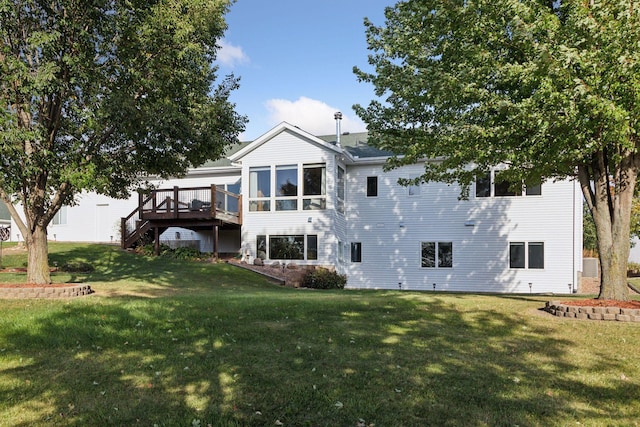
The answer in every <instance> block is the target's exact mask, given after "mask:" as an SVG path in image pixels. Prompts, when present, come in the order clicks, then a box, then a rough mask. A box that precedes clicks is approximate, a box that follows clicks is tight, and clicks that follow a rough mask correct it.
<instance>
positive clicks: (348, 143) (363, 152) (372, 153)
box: [318, 132, 393, 160]
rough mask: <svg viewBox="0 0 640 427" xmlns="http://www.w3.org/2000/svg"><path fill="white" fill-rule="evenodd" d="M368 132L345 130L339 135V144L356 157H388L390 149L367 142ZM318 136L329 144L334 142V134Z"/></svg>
mask: <svg viewBox="0 0 640 427" xmlns="http://www.w3.org/2000/svg"><path fill="white" fill-rule="evenodd" d="M368 136H369V133H368V132H356V133H349V132H345V133H343V134H341V135H340V145H341V146H342V147H343V148H344V150H345V151H346V152H347V153H349V154H350V155H351V157H353V158H354V160H356V159H372V158H378V157H390V156H391V155H392V154H393V153H391V151H386V150H380V149H378V148H375V147H372V146H370V145H369V144H368V142H367V141H368ZM318 138H320V139H323V140H325V141H327V142H329V143H331V144H336V135H323V136H319V137H318Z"/></svg>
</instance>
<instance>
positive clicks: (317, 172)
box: [302, 164, 327, 211]
mask: <svg viewBox="0 0 640 427" xmlns="http://www.w3.org/2000/svg"><path fill="white" fill-rule="evenodd" d="M326 176H327V168H326V166H325V165H324V164H318V165H304V166H303V169H302V186H303V199H302V209H304V210H306V211H308V210H320V209H326V207H327V190H326V188H327V182H326V181H327V179H326Z"/></svg>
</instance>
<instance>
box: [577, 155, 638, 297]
mask: <svg viewBox="0 0 640 427" xmlns="http://www.w3.org/2000/svg"><path fill="white" fill-rule="evenodd" d="M637 161H638V160H637V159H636V158H635V155H633V153H630V154H628V155H627V156H624V157H623V159H622V160H621V162H620V164H619V165H618V167H617V168H616V169H615V171H614V172H609V168H608V165H609V161H608V158H607V155H606V153H604V152H601V153H599V155H597V156H595V158H594V161H593V162H592V164H591V166H590V168H591V174H589V173H588V171H587V169H586V168H584V167H583V168H582V169H580V168H579V172H578V173H579V176H580V184H581V186H582V190H583V194H584V196H585V200H586V203H587V205H588V206H589V209H590V210H591V214H592V215H593V221H594V224H595V226H596V236H597V238H598V252H599V255H600V273H601V274H600V280H601V282H600V294H599V295H598V299H614V300H620V301H628V300H629V287H628V285H627V262H628V260H629V251H630V248H631V246H630V241H629V239H630V224H631V206H632V203H633V194H634V189H635V184H636V178H637V173H638V170H637V164H636V163H637Z"/></svg>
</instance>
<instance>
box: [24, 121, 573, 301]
mask: <svg viewBox="0 0 640 427" xmlns="http://www.w3.org/2000/svg"><path fill="white" fill-rule="evenodd" d="M388 155H389V153H384V152H381V151H379V150H376V149H373V148H371V147H369V146H368V145H367V144H366V134H350V135H339V134H338V135H333V136H328V137H317V136H314V135H311V134H309V133H307V132H305V131H304V130H301V129H299V128H297V127H295V126H292V125H290V124H287V123H281V124H280V125H278V126H276V127H275V128H273V129H271V130H270V131H268V132H267V133H265V134H264V135H263V136H261V137H260V138H258V139H256V140H255V141H253V142H251V143H246V144H241V145H240V146H238V147H237V149H236V150H235V151H234V152H233V153H231V154H230V155H229V156H228V159H226V163H224V162H223V163H219V162H218V163H217V164H210V165H206V166H204V167H201V168H196V169H193V170H192V171H190V173H189V174H188V175H187V176H186V177H185V178H181V179H175V180H169V181H157V182H156V183H155V184H156V186H157V187H158V188H174V187H175V188H185V187H189V188H195V187H203V188H206V187H208V186H211V185H215V186H216V187H217V188H220V189H224V190H226V191H229V192H232V193H239V194H240V195H241V200H240V203H236V202H234V203H233V208H234V209H235V208H237V209H239V210H240V215H241V225H240V226H238V227H230V228H226V227H218V228H213V229H205V230H202V229H198V228H196V227H192V228H189V227H183V226H181V227H169V228H168V229H166V228H165V229H163V234H162V235H161V237H160V240H161V241H164V242H167V243H169V242H172V243H174V244H175V242H176V240H188V241H190V242H195V243H196V244H197V247H198V248H199V249H200V250H202V251H206V252H216V253H222V252H224V253H229V254H235V255H237V256H239V257H242V258H243V259H244V260H245V261H246V262H250V263H253V262H254V261H255V259H256V258H261V259H263V260H264V263H266V264H271V263H274V262H276V261H277V262H279V263H285V264H288V263H295V264H297V265H300V266H302V265H316V266H326V267H330V268H335V269H336V270H337V271H338V272H340V273H343V274H346V275H347V280H348V283H347V287H348V288H361V289H402V290H426V291H431V290H437V291H468V292H504V293H529V292H533V293H541V292H553V293H567V292H569V291H573V290H575V289H577V288H578V286H579V277H580V272H581V271H582V197H581V193H580V191H579V188H578V187H577V183H576V182H574V181H570V180H566V181H557V182H543V183H541V184H540V185H537V186H533V187H529V188H522V191H517V192H512V191H511V190H510V188H509V187H508V186H507V185H504V183H503V182H502V181H501V180H500V178H499V174H500V168H497V169H496V170H492V171H490V172H489V173H488V174H487V176H486V177H481V178H480V179H479V180H478V181H477V182H476V183H475V184H474V185H473V186H472V189H471V192H470V197H469V199H468V200H459V196H460V188H459V187H457V186H456V185H447V184H442V183H426V184H422V185H419V186H408V187H407V186H402V185H399V184H398V180H399V179H400V178H414V177H417V176H419V175H420V174H421V173H422V170H423V168H424V165H422V164H416V165H413V166H407V167H402V168H399V169H395V170H392V171H388V172H385V171H384V170H383V166H384V162H385V160H386V158H387V157H388ZM511 188H512V187H511ZM220 203H221V201H220V200H218V204H220ZM222 203H223V204H225V205H226V204H227V203H228V204H229V205H230V204H231V202H230V201H222ZM137 205H138V197H137V196H136V197H132V198H131V199H130V200H127V201H114V200H112V199H108V198H104V197H102V196H96V195H91V194H86V195H83V196H82V197H81V199H80V203H79V205H78V206H74V207H65V208H64V211H65V212H64V218H58V220H57V221H56V222H55V223H54V224H52V225H51V226H50V228H49V236H50V238H51V237H52V236H53V235H55V236H56V237H55V239H56V240H60V241H65V240H66V241H106V242H108V241H113V240H114V236H116V237H115V239H116V240H118V239H120V236H119V233H118V232H117V231H115V230H117V229H118V227H119V225H118V224H120V217H123V216H126V215H128V213H129V212H131V211H132V210H133V209H135V208H136V206H137ZM227 207H228V206H227ZM229 209H231V208H229ZM12 228H13V229H14V230H15V229H16V227H12ZM106 230H109V231H108V232H107V231H106ZM107 236H109V237H107ZM13 238H16V236H13ZM216 246H217V247H216Z"/></svg>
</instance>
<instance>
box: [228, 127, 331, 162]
mask: <svg viewBox="0 0 640 427" xmlns="http://www.w3.org/2000/svg"><path fill="white" fill-rule="evenodd" d="M282 132H291V133H294V134H296V135H298V136H300V137H301V138H303V139H306V140H307V141H309V142H311V143H312V144H316V145H319V146H321V147H323V148H326V149H327V150H331V151H335V152H336V153H341V152H342V150H341V148H340V147H338V146H336V145H335V144H331V143H330V142H327V141H325V140H323V139H321V138H319V137H317V136H315V135H312V134H310V133H309V132H306V131H304V130H302V129H300V128H299V127H297V126H294V125H292V124H289V123H287V122H282V123H280V124H279V125H277V126H276V127H274V128H273V129H271V130H270V131H268V132H267V133H265V134H264V135H262V136H261V137H259V138H258V139H256V140H255V141H253V142H251V143H249V144H248V145H246V146H244V147H242V148H241V149H240V150H239V151H237V152H235V153H233V154H232V155H231V156H229V160H230V161H231V162H232V163H233V162H237V161H239V160H240V159H242V158H243V157H244V156H246V155H247V154H249V153H251V152H252V151H253V150H255V149H257V148H259V147H260V146H262V145H263V144H264V143H266V142H267V141H269V140H271V139H273V138H274V137H276V136H278V135H279V134H281V133H282Z"/></svg>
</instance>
